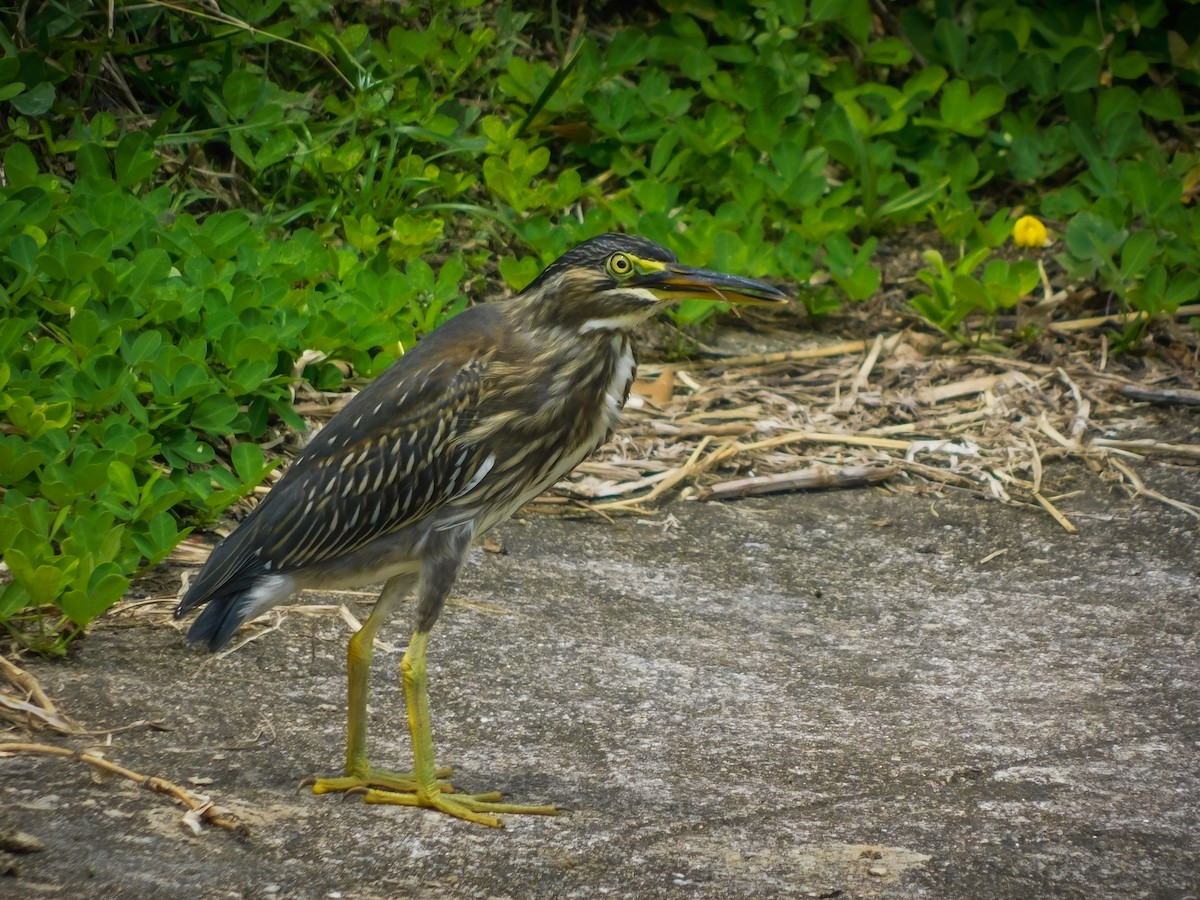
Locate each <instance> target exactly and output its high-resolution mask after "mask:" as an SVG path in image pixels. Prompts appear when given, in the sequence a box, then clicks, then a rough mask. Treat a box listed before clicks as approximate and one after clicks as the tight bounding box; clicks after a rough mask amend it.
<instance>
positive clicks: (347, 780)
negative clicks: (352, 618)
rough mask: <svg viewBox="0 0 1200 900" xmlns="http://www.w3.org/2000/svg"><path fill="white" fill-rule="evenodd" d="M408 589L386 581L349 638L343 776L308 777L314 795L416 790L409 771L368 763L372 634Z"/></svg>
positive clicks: (441, 772) (446, 771) (440, 775)
mask: <svg viewBox="0 0 1200 900" xmlns="http://www.w3.org/2000/svg"><path fill="white" fill-rule="evenodd" d="M407 590H408V580H407V579H405V580H403V581H397V582H396V583H393V582H388V584H387V585H386V586H385V587H384V589H383V592H382V593H381V594H380V595H379V602H378V603H377V604H376V605H375V609H373V610H372V611H371V615H370V616H369V617H368V618H367V621H366V622H365V623H364V624H363V627H362V628H360V629H359V630H358V631H356V632H355V633H354V636H353V637H351V638H350V643H349V644H348V646H347V648H346V677H347V682H348V695H349V696H348V698H347V704H346V769H345V775H344V776H342V777H337V778H315V777H310V778H306V779H304V781H302V782H300V786H301V787H311V788H312V791H313V793H314V794H331V793H339V792H346V791H361V790H363V789H366V788H370V787H377V788H383V789H385V790H389V791H414V790H416V781H415V780H414V778H413V775H412V773H411V772H389V771H388V770H386V769H376V768H374V767H372V766H371V765H370V764H369V763H368V762H367V693H368V691H369V689H370V680H371V657H372V656H373V655H374V652H375V635H376V634H378V632H379V628H380V626H382V625H383V623H384V621H385V620H386V619H387V617H388V615H389V614H390V613H391V611H392V607H393V606H394V605H395V603H396V602H397V601H398V600H399V599H400V598H402V597H403V596H404V594H405V593H406V592H407ZM449 775H450V770H449V769H440V770H438V771H437V772H435V776H436V777H437V778H446V777H448V776H449ZM442 790H445V791H453V790H454V788H452V787H451V786H450V785H449V784H446V783H445V782H443V783H442Z"/></svg>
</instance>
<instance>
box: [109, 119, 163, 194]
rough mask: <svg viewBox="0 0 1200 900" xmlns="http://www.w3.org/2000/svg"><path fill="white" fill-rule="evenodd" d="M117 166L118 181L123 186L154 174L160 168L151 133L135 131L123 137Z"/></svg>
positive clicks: (129, 185)
mask: <svg viewBox="0 0 1200 900" xmlns="http://www.w3.org/2000/svg"><path fill="white" fill-rule="evenodd" d="M115 166H116V173H117V183H118V184H120V185H121V186H122V187H132V186H133V185H135V184H137V183H138V182H140V181H144V180H146V179H147V178H149V177H150V176H151V175H153V174H154V172H155V170H156V169H157V168H158V157H157V156H156V155H155V153H154V141H153V139H152V138H151V137H150V135H148V134H146V132H144V131H133V132H130V133H129V134H127V135H125V137H123V138H121V140H120V142H119V143H118V144H117V152H116V159H115Z"/></svg>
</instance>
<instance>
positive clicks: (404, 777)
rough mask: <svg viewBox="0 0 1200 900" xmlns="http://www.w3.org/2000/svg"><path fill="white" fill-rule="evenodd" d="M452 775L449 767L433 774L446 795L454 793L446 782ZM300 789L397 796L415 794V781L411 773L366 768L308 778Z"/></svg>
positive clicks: (318, 791) (452, 788) (321, 792)
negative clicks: (360, 771)
mask: <svg viewBox="0 0 1200 900" xmlns="http://www.w3.org/2000/svg"><path fill="white" fill-rule="evenodd" d="M451 774H452V770H451V769H450V767H449V766H444V767H442V768H440V769H438V770H437V771H436V772H434V775H435V777H436V778H437V779H438V783H437V784H438V789H439V790H441V791H442V792H444V793H447V794H453V793H454V786H453V785H452V784H450V782H448V781H446V780H445V779H446V778H449V777H450V775H451ZM300 787H309V788H312V792H313V793H314V794H335V793H349V792H356V793H358V792H362V791H364V790H380V791H391V792H394V793H399V794H415V793H416V791H417V779H416V777H415V776H414V775H413V773H412V772H391V771H389V770H387V769H376V768H374V767H371V768H368V769H367V770H366V771H365V772H363V773H361V774H356V775H338V776H334V777H331V778H318V777H315V776H309V777H308V778H305V779H304V780H303V781H301V782H300Z"/></svg>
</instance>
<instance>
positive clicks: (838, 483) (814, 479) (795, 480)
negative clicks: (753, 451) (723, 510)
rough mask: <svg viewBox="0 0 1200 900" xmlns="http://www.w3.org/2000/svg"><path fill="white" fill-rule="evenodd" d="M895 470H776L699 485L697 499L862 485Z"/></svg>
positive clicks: (893, 474)
mask: <svg viewBox="0 0 1200 900" xmlns="http://www.w3.org/2000/svg"><path fill="white" fill-rule="evenodd" d="M899 474H900V469H899V468H898V467H896V466H843V467H842V468H837V469H831V468H827V467H824V466H822V467H820V468H813V469H802V470H800V471H798V472H780V473H779V474H778V475H759V476H756V477H754V478H738V479H735V480H733V481H722V482H719V483H717V484H714V485H712V486H710V487H706V488H701V489H700V491H699V493H698V496H699V497H700V499H701V500H731V499H734V498H737V497H751V496H755V495H758V494H777V493H781V492H783V491H809V490H816V489H822V488H847V487H862V486H863V485H867V484H879V483H880V482H883V481H887V480H888V479H890V478H894V477H896V476H897V475H899Z"/></svg>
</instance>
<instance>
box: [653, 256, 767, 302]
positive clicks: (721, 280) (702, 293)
mask: <svg viewBox="0 0 1200 900" xmlns="http://www.w3.org/2000/svg"><path fill="white" fill-rule="evenodd" d="M659 265H661V266H662V268H661V269H657V270H655V271H650V272H645V273H643V274H641V275H639V276H638V277H637V278H636V279H635V283H636V284H637V286H638V287H642V288H646V289H647V290H649V291H652V292H653V293H654V294H655V295H657V296H658V297H659V298H660V299H662V300H664V301H668V302H674V301H676V300H725V301H728V302H729V303H740V304H744V305H751V306H774V305H776V304H778V303H786V302H787V299H788V297H787V295H786V294H784V293H783V292H781V291H778V290H776V289H775V288H773V287H771V286H770V285H768V284H763V283H762V282H761V281H753V280H751V279H749V278H739V277H738V276H736V275H725V274H724V273H722V272H714V271H712V270H711V269H694V268H692V267H691V266H681V265H679V264H678V263H666V264H662V263H660V264H659Z"/></svg>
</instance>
